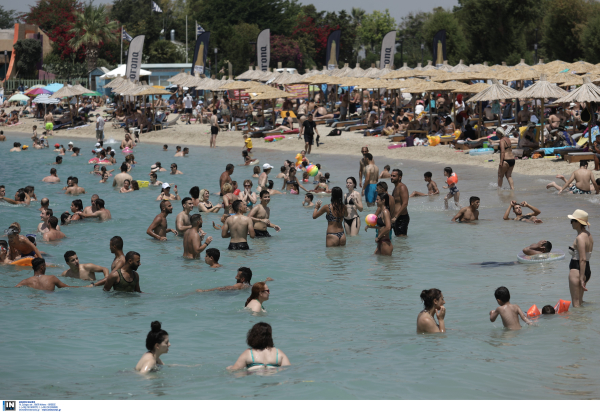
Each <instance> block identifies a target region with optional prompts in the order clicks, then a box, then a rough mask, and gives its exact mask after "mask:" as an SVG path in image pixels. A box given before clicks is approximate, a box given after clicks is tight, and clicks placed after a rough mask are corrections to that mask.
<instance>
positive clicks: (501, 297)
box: [490, 286, 545, 330]
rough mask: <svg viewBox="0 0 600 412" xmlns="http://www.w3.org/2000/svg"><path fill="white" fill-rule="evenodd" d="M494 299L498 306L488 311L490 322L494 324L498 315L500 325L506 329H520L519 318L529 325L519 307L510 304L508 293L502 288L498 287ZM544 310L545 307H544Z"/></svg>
mask: <svg viewBox="0 0 600 412" xmlns="http://www.w3.org/2000/svg"><path fill="white" fill-rule="evenodd" d="M494 297H495V298H496V301H497V302H498V304H499V305H500V306H498V307H497V308H496V309H494V310H492V311H490V321H491V322H495V321H496V318H497V317H498V315H500V317H501V318H502V324H503V325H504V327H505V328H507V329H512V330H517V329H521V323H520V322H519V316H520V317H521V319H523V322H525V323H527V324H528V325H531V321H530V320H529V318H528V317H527V315H525V314H524V313H523V311H522V310H521V308H520V307H519V305H514V304H512V303H510V292H509V291H508V289H507V288H505V287H504V286H500V287H499V288H498V289H496V291H495V292H494ZM544 308H545V307H544Z"/></svg>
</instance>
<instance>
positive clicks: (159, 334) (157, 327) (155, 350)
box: [135, 320, 171, 373]
mask: <svg viewBox="0 0 600 412" xmlns="http://www.w3.org/2000/svg"><path fill="white" fill-rule="evenodd" d="M150 327H151V328H152V330H151V331H150V332H148V336H147V337H146V349H148V352H146V353H144V354H143V355H142V358H141V359H140V361H139V362H138V364H137V366H136V367H135V370H136V371H138V372H140V373H148V372H151V371H155V370H156V369H157V368H156V365H164V363H163V361H162V360H161V359H160V355H163V354H165V353H169V346H171V343H169V334H168V333H167V331H166V330H162V329H161V324H160V322H159V321H157V320H155V321H154V322H152V324H151V325H150Z"/></svg>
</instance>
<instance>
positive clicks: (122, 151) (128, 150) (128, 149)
mask: <svg viewBox="0 0 600 412" xmlns="http://www.w3.org/2000/svg"><path fill="white" fill-rule="evenodd" d="M121 153H123V154H131V153H133V150H131V149H130V148H129V147H126V148H125V149H123V150H121Z"/></svg>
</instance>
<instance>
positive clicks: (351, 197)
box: [344, 176, 363, 236]
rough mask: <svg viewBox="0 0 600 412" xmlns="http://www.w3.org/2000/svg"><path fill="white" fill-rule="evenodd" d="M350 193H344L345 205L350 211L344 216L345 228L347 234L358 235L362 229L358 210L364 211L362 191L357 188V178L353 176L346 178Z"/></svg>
mask: <svg viewBox="0 0 600 412" xmlns="http://www.w3.org/2000/svg"><path fill="white" fill-rule="evenodd" d="M346 188H347V189H348V193H346V194H345V195H344V205H345V206H346V210H347V211H348V217H346V218H344V229H345V230H346V236H358V234H359V231H360V216H359V215H358V212H362V211H363V204H362V199H361V197H360V192H358V191H357V190H356V179H355V178H353V177H352V176H351V177H349V178H348V179H346Z"/></svg>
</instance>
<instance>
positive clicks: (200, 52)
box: [191, 31, 210, 76]
mask: <svg viewBox="0 0 600 412" xmlns="http://www.w3.org/2000/svg"><path fill="white" fill-rule="evenodd" d="M209 39H210V32H209V31H205V32H204V33H202V34H201V35H199V36H198V38H197V39H196V46H194V60H192V71H191V75H192V76H193V75H194V74H196V73H198V74H204V69H205V68H206V56H208V41H209Z"/></svg>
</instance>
